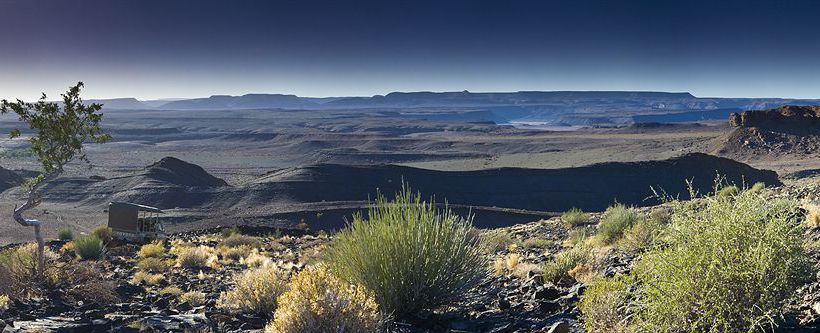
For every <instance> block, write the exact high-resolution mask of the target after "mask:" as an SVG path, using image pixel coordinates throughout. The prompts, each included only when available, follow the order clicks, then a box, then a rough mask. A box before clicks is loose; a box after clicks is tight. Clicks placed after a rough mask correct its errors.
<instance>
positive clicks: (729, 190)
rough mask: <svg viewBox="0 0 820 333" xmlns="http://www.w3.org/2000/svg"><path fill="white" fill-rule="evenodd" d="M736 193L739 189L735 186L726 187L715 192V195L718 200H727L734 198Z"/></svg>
mask: <svg viewBox="0 0 820 333" xmlns="http://www.w3.org/2000/svg"><path fill="white" fill-rule="evenodd" d="M738 193H740V188H738V187H737V186H735V185H728V186H724V187H722V188H721V189H720V190H718V191H717V192H715V195H716V196H717V197H719V198H727V197H733V196H736V195H737V194H738Z"/></svg>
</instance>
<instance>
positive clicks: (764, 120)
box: [729, 105, 820, 131]
mask: <svg viewBox="0 0 820 333" xmlns="http://www.w3.org/2000/svg"><path fill="white" fill-rule="evenodd" d="M729 124H731V125H732V126H735V127H757V128H760V129H764V130H767V129H771V130H783V129H792V130H801V131H806V130H813V131H816V130H818V129H820V106H794V105H787V106H783V107H779V108H777V109H771V110H755V111H744V112H739V113H732V114H730V115H729Z"/></svg>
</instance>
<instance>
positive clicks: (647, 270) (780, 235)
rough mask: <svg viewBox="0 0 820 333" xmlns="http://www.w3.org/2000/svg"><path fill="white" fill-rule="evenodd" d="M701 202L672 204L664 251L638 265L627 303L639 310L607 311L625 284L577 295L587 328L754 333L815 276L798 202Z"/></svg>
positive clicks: (601, 285)
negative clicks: (631, 299) (637, 303)
mask: <svg viewBox="0 0 820 333" xmlns="http://www.w3.org/2000/svg"><path fill="white" fill-rule="evenodd" d="M699 200H702V204H701V205H692V204H688V203H679V204H678V205H677V206H676V209H675V212H674V214H673V215H672V224H671V225H670V226H669V227H668V228H667V229H666V234H665V236H664V244H665V245H664V246H663V247H656V248H652V249H651V250H650V251H648V252H647V253H645V254H644V255H643V257H642V259H641V260H640V261H639V262H638V263H637V264H636V267H635V269H634V273H633V277H634V281H636V284H637V287H636V288H635V289H634V290H632V291H631V293H633V295H632V296H627V297H639V298H640V306H632V307H630V308H629V309H628V311H630V312H632V315H630V319H627V317H626V316H627V315H626V314H625V312H624V311H622V309H614V308H613V307H615V308H617V306H616V305H615V304H617V303H619V302H620V301H622V300H623V299H624V296H623V294H622V290H623V288H622V287H623V285H622V284H621V282H618V281H612V280H604V281H599V282H597V283H596V284H593V286H592V287H590V290H588V291H587V293H586V294H585V295H584V296H583V297H582V301H581V304H582V305H581V309H582V311H583V312H584V318H585V319H586V320H587V322H586V325H587V327H593V328H600V329H601V330H604V331H606V330H609V329H612V328H613V327H615V326H613V324H612V323H620V322H624V323H627V322H628V323H629V329H630V330H632V331H651V332H669V331H684V332H696V331H697V332H704V331H706V332H752V331H768V330H771V329H772V327H775V326H776V325H777V322H778V320H779V318H781V317H780V315H781V314H782V311H783V306H784V304H785V302H786V301H787V300H788V299H789V298H790V297H791V296H792V295H793V294H794V292H795V290H797V288H798V287H800V286H802V285H803V284H804V283H806V282H807V281H809V280H810V279H811V278H812V277H813V276H814V269H813V266H812V260H811V259H810V258H809V256H808V255H807V254H806V250H805V249H804V247H803V244H804V240H805V239H804V234H803V224H802V223H801V222H802V221H801V219H800V218H797V217H798V216H799V214H797V211H798V210H797V203H796V202H793V201H788V200H774V201H772V200H770V199H768V198H765V197H763V196H761V195H760V194H759V193H757V192H752V191H744V192H740V193H737V194H736V195H734V196H713V197H705V198H703V199H699ZM613 317H617V318H613ZM619 325H620V324H619Z"/></svg>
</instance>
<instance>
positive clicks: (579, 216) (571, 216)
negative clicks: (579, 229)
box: [561, 207, 589, 227]
mask: <svg viewBox="0 0 820 333" xmlns="http://www.w3.org/2000/svg"><path fill="white" fill-rule="evenodd" d="M561 220H562V221H564V223H566V224H567V225H568V226H570V227H573V226H576V225H579V224H581V223H584V222H586V221H588V220H589V214H587V213H584V211H583V210H580V209H578V208H575V207H572V208H571V209H570V210H568V211H566V212H564V214H561Z"/></svg>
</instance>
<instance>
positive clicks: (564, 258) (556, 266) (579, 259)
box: [543, 246, 590, 283]
mask: <svg viewBox="0 0 820 333" xmlns="http://www.w3.org/2000/svg"><path fill="white" fill-rule="evenodd" d="M589 259H590V254H589V250H588V249H587V248H585V247H584V246H575V247H573V248H571V249H569V250H566V251H564V252H561V253H559V254H557V255H556V256H555V258H553V259H552V260H550V261H548V262H547V263H545V264H544V268H543V276H544V280H546V281H550V282H553V283H558V282H559V281H561V279H565V278H569V277H570V276H569V271H570V270H571V269H573V268H575V267H576V266H578V264H581V263H584V262H586V261H588V260H589Z"/></svg>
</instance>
